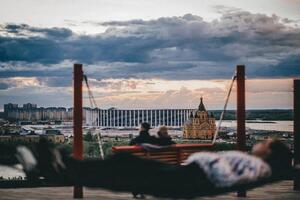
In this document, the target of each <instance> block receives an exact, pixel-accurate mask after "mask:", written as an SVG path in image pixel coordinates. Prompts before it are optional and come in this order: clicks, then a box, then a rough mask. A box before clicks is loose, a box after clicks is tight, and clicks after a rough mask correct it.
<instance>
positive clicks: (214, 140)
mask: <svg viewBox="0 0 300 200" xmlns="http://www.w3.org/2000/svg"><path fill="white" fill-rule="evenodd" d="M235 79H236V74H234V75H233V76H232V80H231V83H230V87H229V90H228V93H227V96H226V99H225V104H224V107H223V110H222V113H221V115H220V119H219V122H218V126H217V128H216V131H215V134H214V138H213V141H212V144H215V142H216V139H217V136H218V134H219V131H220V128H221V124H222V121H223V118H224V115H225V112H226V109H227V104H228V101H229V97H230V94H231V91H232V88H233V83H234V81H235Z"/></svg>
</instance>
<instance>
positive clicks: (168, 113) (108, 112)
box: [85, 108, 193, 128]
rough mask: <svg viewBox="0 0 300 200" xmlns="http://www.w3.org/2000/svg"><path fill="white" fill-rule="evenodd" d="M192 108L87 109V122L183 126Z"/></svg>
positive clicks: (89, 123) (111, 124) (126, 125)
mask: <svg viewBox="0 0 300 200" xmlns="http://www.w3.org/2000/svg"><path fill="white" fill-rule="evenodd" d="M192 111H193V110H192V109H132V110H129V109H116V108H111V109H86V110H85V116H86V117H85V119H86V120H85V124H86V125H90V126H99V127H106V128H136V127H139V125H140V123H141V122H148V123H149V124H150V125H151V126H152V127H157V126H160V125H165V126H169V127H178V128H179V127H183V125H184V123H185V121H186V120H187V119H188V117H189V113H190V112H192Z"/></svg>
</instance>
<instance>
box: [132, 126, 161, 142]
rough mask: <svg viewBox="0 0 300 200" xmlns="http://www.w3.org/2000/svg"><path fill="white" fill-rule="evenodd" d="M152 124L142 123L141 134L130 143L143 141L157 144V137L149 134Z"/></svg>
mask: <svg viewBox="0 0 300 200" xmlns="http://www.w3.org/2000/svg"><path fill="white" fill-rule="evenodd" d="M150 128H151V127H150V124H149V123H147V122H143V123H141V126H140V131H139V135H138V136H137V137H135V138H133V139H132V140H131V141H130V143H129V144H130V145H139V144H142V143H149V144H155V143H156V138H155V137H154V136H151V135H150V134H149V130H150Z"/></svg>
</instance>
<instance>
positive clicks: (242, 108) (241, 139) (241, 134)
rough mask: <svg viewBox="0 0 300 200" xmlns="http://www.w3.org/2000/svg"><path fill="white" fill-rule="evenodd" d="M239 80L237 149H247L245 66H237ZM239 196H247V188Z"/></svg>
mask: <svg viewBox="0 0 300 200" xmlns="http://www.w3.org/2000/svg"><path fill="white" fill-rule="evenodd" d="M236 76H237V77H236V80H237V112H236V120H237V149H238V150H240V151H246V128H245V118H246V104H245V66H244V65H238V66H236ZM237 196H238V197H246V190H239V191H238V193H237Z"/></svg>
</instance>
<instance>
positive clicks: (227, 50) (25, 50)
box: [0, 9, 300, 86]
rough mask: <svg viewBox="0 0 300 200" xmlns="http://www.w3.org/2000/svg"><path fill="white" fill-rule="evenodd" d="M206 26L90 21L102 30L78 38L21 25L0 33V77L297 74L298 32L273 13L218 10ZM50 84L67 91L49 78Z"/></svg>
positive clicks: (194, 21) (170, 20) (193, 19)
mask: <svg viewBox="0 0 300 200" xmlns="http://www.w3.org/2000/svg"><path fill="white" fill-rule="evenodd" d="M222 13H223V15H222V17H221V18H220V19H219V20H214V21H211V22H206V21H204V20H203V19H202V18H201V17H199V16H195V15H191V14H187V15H184V16H182V17H164V18H159V19H156V20H149V21H145V20H130V21H109V22H102V23H97V24H98V25H100V26H106V27H107V30H106V31H105V32H104V33H102V34H98V35H78V34H76V33H74V32H72V31H71V30H69V29H65V28H38V27H31V26H29V25H26V24H20V25H16V24H8V25H4V26H1V27H0V62H1V63H0V72H1V73H0V76H1V77H12V76H37V77H70V74H71V70H72V68H71V67H72V63H73V62H81V63H84V64H85V71H86V73H87V74H89V75H90V76H92V77H94V78H97V79H103V78H130V77H137V78H152V77H160V78H165V79H181V80H185V79H214V78H230V77H231V75H232V74H233V71H234V66H235V65H237V64H246V65H247V71H248V76H249V77H282V76H299V75H300V67H299V56H300V37H299V35H300V30H299V28H297V27H295V26H294V27H292V26H289V25H288V24H287V23H288V19H281V18H280V17H278V16H276V15H272V16H267V15H264V14H252V13H249V12H246V11H242V10H238V9H229V10H228V9H227V10H224V9H223V10H222ZM45 83H47V84H49V85H51V86H59V84H62V85H68V84H67V81H64V79H63V78H61V79H58V78H56V79H55V78H53V80H51V78H48V79H47V81H45Z"/></svg>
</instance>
